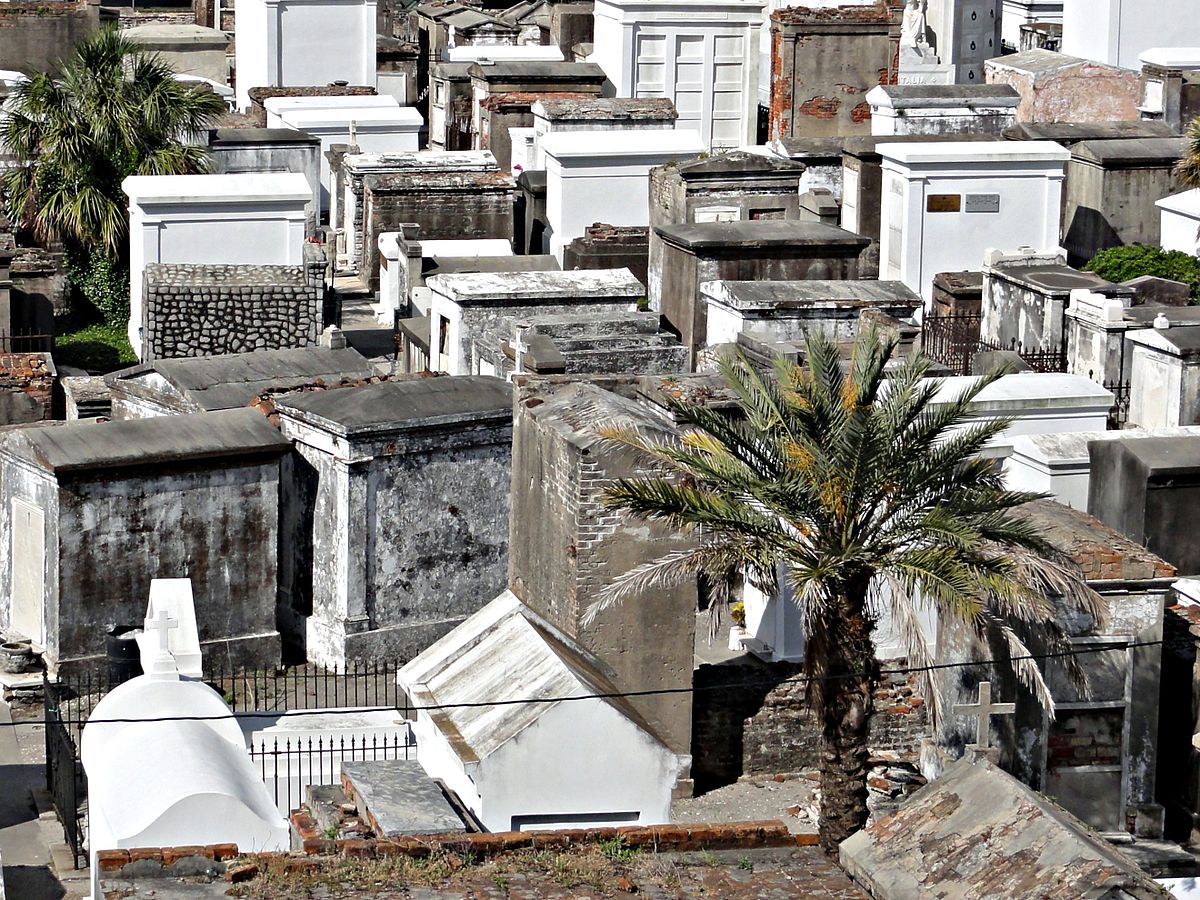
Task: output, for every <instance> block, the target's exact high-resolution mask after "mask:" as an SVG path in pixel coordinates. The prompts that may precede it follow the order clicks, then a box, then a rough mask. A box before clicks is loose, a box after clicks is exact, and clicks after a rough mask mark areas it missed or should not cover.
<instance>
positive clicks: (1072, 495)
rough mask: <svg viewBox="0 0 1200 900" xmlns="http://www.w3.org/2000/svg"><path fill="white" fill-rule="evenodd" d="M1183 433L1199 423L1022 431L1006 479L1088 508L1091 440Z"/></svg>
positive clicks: (1196, 431)
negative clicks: (1174, 425) (1102, 428)
mask: <svg viewBox="0 0 1200 900" xmlns="http://www.w3.org/2000/svg"><path fill="white" fill-rule="evenodd" d="M1183 435H1200V426H1194V427H1185V428H1159V429H1154V430H1146V429H1142V428H1128V429H1124V430H1121V431H1075V432H1067V433H1064V434H1028V435H1020V436H1018V437H1015V438H1013V442H1012V454H1011V455H1010V456H1009V457H1008V459H1006V460H1005V461H1004V483H1005V486H1006V487H1008V488H1009V489H1010V490H1014V491H1035V492H1037V493H1044V494H1049V495H1050V496H1051V498H1052V499H1054V500H1057V501H1058V502H1059V503H1062V504H1064V505H1065V506H1070V507H1072V508H1074V509H1079V510H1083V511H1084V512H1087V508H1088V490H1089V486H1090V481H1091V473H1092V464H1091V459H1090V458H1089V456H1088V444H1089V443H1090V442H1092V441H1112V440H1123V441H1124V440H1136V439H1138V438H1144V437H1175V436H1183Z"/></svg>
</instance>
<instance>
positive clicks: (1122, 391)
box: [1088, 372, 1130, 431]
mask: <svg viewBox="0 0 1200 900" xmlns="http://www.w3.org/2000/svg"><path fill="white" fill-rule="evenodd" d="M1088 374H1091V373H1090V372H1089V373H1088ZM1104 389H1105V390H1108V391H1112V395H1113V397H1115V398H1116V401H1115V402H1114V403H1113V408H1112V409H1111V410H1109V412H1108V428H1109V430H1110V431H1116V430H1119V429H1121V428H1123V427H1125V423H1126V422H1128V421H1129V393H1130V392H1129V382H1128V381H1106V382H1104Z"/></svg>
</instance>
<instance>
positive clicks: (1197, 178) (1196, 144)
mask: <svg viewBox="0 0 1200 900" xmlns="http://www.w3.org/2000/svg"><path fill="white" fill-rule="evenodd" d="M1184 137H1185V138H1187V149H1186V150H1184V153H1183V156H1182V157H1180V159H1179V162H1177V163H1176V164H1175V177H1176V178H1178V179H1179V180H1180V181H1182V182H1183V183H1184V184H1186V185H1188V186H1189V187H1200V119H1193V120H1192V124H1190V125H1189V126H1188V127H1187V130H1186V131H1185V132H1184Z"/></svg>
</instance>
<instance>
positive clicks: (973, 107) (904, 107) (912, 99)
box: [867, 84, 1021, 140]
mask: <svg viewBox="0 0 1200 900" xmlns="http://www.w3.org/2000/svg"><path fill="white" fill-rule="evenodd" d="M1020 102H1021V98H1020V96H1019V95H1018V94H1017V92H1016V91H1015V90H1014V89H1013V88H1011V87H1009V86H1008V85H1006V84H1005V85H1001V84H979V85H928V84H923V85H879V86H877V87H873V88H871V90H869V91H867V103H869V104H870V105H871V134H874V135H880V136H884V137H886V136H889V135H908V134H929V135H946V136H947V137H948V139H950V140H953V139H954V136H955V134H956V133H964V132H965V133H976V134H994V135H996V136H997V137H999V136H1000V135H1001V133H1002V132H1003V131H1004V129H1005V128H1008V127H1009V126H1011V125H1012V124H1013V123H1014V122H1016V118H1017V105H1018V104H1019V103H1020Z"/></svg>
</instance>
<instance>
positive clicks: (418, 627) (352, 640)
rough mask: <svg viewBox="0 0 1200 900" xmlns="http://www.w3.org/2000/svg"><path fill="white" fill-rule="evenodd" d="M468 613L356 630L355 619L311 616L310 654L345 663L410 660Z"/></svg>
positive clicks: (320, 660)
mask: <svg viewBox="0 0 1200 900" xmlns="http://www.w3.org/2000/svg"><path fill="white" fill-rule="evenodd" d="M465 618H466V616H459V617H456V618H452V619H439V620H437V621H434V622H417V623H413V624H411V625H389V626H385V627H383V628H372V629H367V630H355V621H354V620H348V621H345V622H342V623H338V624H334V625H330V624H329V623H327V622H321V621H318V620H316V619H309V620H308V641H307V656H308V661H309V662H310V663H314V664H316V665H322V666H344V665H346V663H347V661H349V660H355V659H373V660H378V659H386V660H393V661H395V662H398V663H406V662H408V661H409V660H410V659H413V658H414V657H415V656H416V655H417V654H419V653H420V652H421V651H422V650H424V649H425V648H426V647H428V646H430V645H431V644H433V643H434V642H435V641H437V640H439V639H440V638H442V637H443V636H445V635H446V634H447V633H449V632H450V630H451V629H453V628H455V627H456V626H457V625H459V624H461V623H462V621H463V620H464V619H465Z"/></svg>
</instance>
